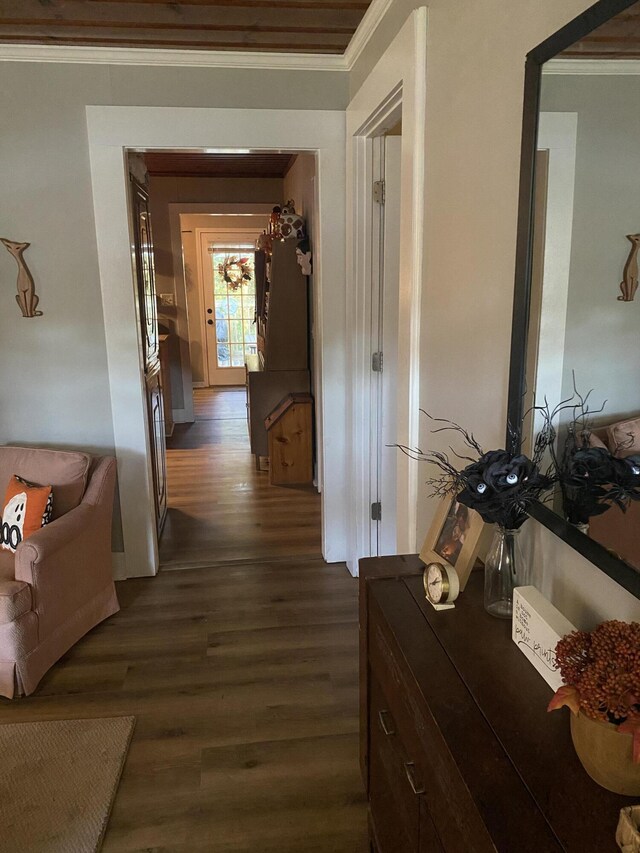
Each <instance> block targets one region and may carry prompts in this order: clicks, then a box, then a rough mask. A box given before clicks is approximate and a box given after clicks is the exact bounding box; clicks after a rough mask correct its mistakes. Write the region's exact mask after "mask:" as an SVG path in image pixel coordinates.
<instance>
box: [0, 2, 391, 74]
mask: <svg viewBox="0 0 640 853" xmlns="http://www.w3.org/2000/svg"><path fill="white" fill-rule="evenodd" d="M394 2H396V0H373V2H372V3H371V5H370V6H369V8H368V9H367V11H366V12H365V14H364V17H363V18H362V20H361V21H360V23H359V25H358V28H357V29H356V31H355V33H354V34H353V37H352V39H351V41H350V42H349V44H348V45H347V49H346V51H345V52H344V54H328V53H281V52H278V53H271V52H268V51H258V50H256V51H236V50H163V49H160V48H158V49H156V48H142V47H82V46H78V45H62V44H60V45H58V44H56V45H53V44H0V62H63V63H71V64H82V65H150V66H166V67H173V68H253V69H259V70H271V71H350V70H351V68H352V67H353V66H354V64H355V63H356V61H357V59H358V57H359V56H360V54H361V53H362V51H363V50H364V48H365V46H366V44H367V42H368V41H369V39H370V38H371V36H372V35H373V33H374V32H375V30H376V29H377V27H378V24H379V23H380V21H381V20H382V18H383V17H384V16H385V15H386V13H387V11H388V10H389V8H390V7H391V5H392V4H393V3H394Z"/></svg>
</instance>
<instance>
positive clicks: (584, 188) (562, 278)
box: [510, 2, 640, 586]
mask: <svg viewBox="0 0 640 853" xmlns="http://www.w3.org/2000/svg"><path fill="white" fill-rule="evenodd" d="M622 6H624V4H623V3H615V2H610V3H606V2H603V3H601V4H596V6H595V7H592V10H589V12H587V13H585V15H584V16H581V19H577V20H576V21H575V22H573V24H572V25H569V27H567V28H565V30H564V31H561V32H560V33H559V34H556V37H557V38H556V41H557V42H558V43H559V49H557V50H556V51H555V52H554V53H550V52H549V43H551V42H553V37H552V39H550V40H549V41H548V42H547V43H544V44H543V45H541V46H540V48H538V49H536V51H534V52H533V53H534V54H536V52H537V54H538V56H537V57H533V63H534V64H535V65H536V68H535V73H536V74H537V78H536V80H535V81H534V82H532V81H533V72H532V68H531V65H532V57H531V56H530V57H529V61H528V68H527V72H528V78H529V82H528V89H529V93H528V97H529V99H530V101H531V99H532V97H533V98H535V112H533V111H532V110H531V103H529V108H530V114H529V118H528V119H527V97H525V128H524V135H523V181H522V184H521V212H520V232H522V230H523V228H524V221H525V220H524V217H523V209H522V204H523V203H524V204H528V210H527V216H528V219H527V221H526V234H525V235H524V236H523V234H522V233H519V267H520V269H519V272H518V275H517V278H516V287H517V294H516V302H517V300H518V298H519V297H520V298H521V299H522V300H523V301H526V306H525V307H524V309H523V307H522V306H520V307H519V306H518V305H517V304H516V306H515V308H514V339H513V343H512V376H511V387H510V418H511V423H514V422H515V421H514V420H513V416H514V414H518V415H521V414H522V412H524V413H525V414H524V418H523V420H522V423H523V430H522V445H523V450H524V451H525V452H528V453H530V454H531V453H533V447H534V443H535V440H536V437H537V436H538V435H539V434H540V431H541V430H542V429H544V425H545V418H544V415H543V414H542V413H541V412H540V411H537V410H536V409H535V408H532V407H540V406H543V407H544V406H545V404H547V403H548V405H549V407H550V408H551V409H553V407H554V406H556V405H557V404H559V403H561V401H565V405H564V407H563V408H562V410H561V411H560V412H559V413H558V414H557V416H556V418H555V421H554V423H555V427H556V432H557V434H556V438H555V441H554V442H553V445H552V447H551V448H550V451H549V452H548V456H549V458H548V459H547V461H548V462H551V458H550V457H551V455H554V456H555V460H556V467H557V468H558V467H559V468H560V469H561V470H562V468H563V465H564V466H565V468H566V466H567V465H568V464H569V463H568V461H567V460H572V459H573V458H574V456H573V455H572V454H571V453H569V450H573V451H575V448H576V447H578V448H580V449H582V448H584V449H585V450H587V449H591V448H594V449H595V448H597V452H596V453H592V454H590V456H591V459H590V460H589V461H590V462H591V461H594V462H597V463H598V465H599V467H598V471H597V472H591V473H589V472H587V473H588V475H589V476H590V477H591V482H593V481H594V478H596V477H598V476H600V479H601V480H602V483H601V484H600V489H599V495H598V497H597V499H595V498H594V496H593V495H591V496H586V497H585V491H584V489H582V491H580V489H579V488H578V487H575V488H574V486H572V485H567V484H566V483H565V485H564V486H563V487H561V486H559V487H558V489H557V492H556V494H554V495H553V497H552V499H551V500H550V502H549V504H548V506H547V510H545V512H547V511H548V510H551V511H552V512H553V513H554V514H555V516H556V517H557V518H558V519H559V520H560V522H561V525H560V526H558V525H557V524H556V523H554V522H553V521H549V523H548V526H550V527H552V529H555V531H556V532H559V533H560V535H562V530H563V529H565V528H563V527H562V524H565V527H566V525H567V523H570V524H571V525H573V527H574V528H578V529H579V530H581V531H582V532H583V533H584V534H585V535H586V536H588V537H589V539H590V540H591V542H594V543H599V545H601V546H602V549H604V550H602V549H600V550H601V552H602V555H604V556H608V558H611V557H613V558H618V559H619V560H620V561H622V562H623V563H624V564H626V566H628V567H632V568H634V569H635V570H636V571H638V572H640V499H639V500H635V499H634V500H631V499H629V498H628V495H629V493H630V494H631V495H632V496H633V497H634V498H635V497H636V495H637V496H638V497H640V489H639V490H637V491H634V490H631V491H630V492H629V490H627V491H626V492H625V490H622V493H623V494H624V495H625V497H624V499H623V500H620V501H619V503H620V504H622V505H623V508H621V507H620V506H619V505H618V504H617V503H616V501H615V500H614V498H615V497H616V496H619V495H620V490H619V489H618V487H617V486H616V480H619V479H620V478H621V477H623V476H625V472H626V471H627V470H628V471H632V470H634V469H635V467H637V463H639V462H640V289H638V270H639V268H640V2H638V3H634V4H632V5H629V6H628V8H625V9H622V11H618V12H617V14H614V15H613V16H612V17H610V18H609V19H608V20H604V18H603V14H602V7H609V8H610V9H611V8H613V9H614V10H615V7H618V9H620V8H621V7H622ZM598 7H601V8H600V18H601V19H602V20H601V21H600V25H599V26H596V27H595V28H593V29H591V31H589V22H590V20H594V19H595V20H597V18H598ZM592 13H594V14H592ZM590 16H591V17H590ZM571 26H573V27H574V31H575V33H576V38H575V39H574V40H573V41H571V42H570V43H567V40H566V35H567V31H568V30H569V29H570V27H571ZM592 27H593V24H592ZM563 41H564V42H565V43H564V44H563V43H562V42H563ZM545 50H546V52H547V55H546V56H541V54H544V53H545ZM536 59H537V62H536ZM543 59H547V60H548V61H542V60H543ZM527 122H529V127H530V130H529V131H528V125H527ZM528 132H530V134H531V136H532V137H533V138H532V139H530V140H529V143H528V151H527V133H528ZM527 154H528V157H529V159H530V162H529V164H528V165H527V162H526V158H525V155H527ZM527 168H529V169H530V172H529V173H528V176H529V178H530V182H529V187H528V196H527V186H526V184H527ZM523 187H524V191H523ZM523 247H524V250H523ZM525 251H526V263H524V262H523V261H522V257H523V256H524V252H525ZM519 276H520V277H521V280H520V282H519V280H518V279H519ZM522 280H526V287H523V286H522ZM518 291H519V292H518ZM519 312H520V313H519ZM518 326H519V328H518ZM518 336H519V340H518ZM523 339H526V341H527V346H526V348H525V349H524V351H522V350H523V343H522V341H523ZM516 393H519V394H520V401H517V400H515V394H516ZM580 396H581V397H583V398H584V397H586V398H587V403H586V413H585V411H584V407H582V406H581V403H580ZM566 401H571V402H569V403H567V402H566ZM585 415H586V416H585ZM636 457H637V458H636ZM625 460H626V461H625ZM600 463H603V464H602V465H600ZM609 464H611V466H612V467H611V468H610V469H609V468H608V467H607V466H608V465H609ZM625 466H626V467H625ZM582 473H583V474H584V471H583V472H582ZM595 491H598V490H597V489H596V490H594V493H595ZM580 501H582V503H580ZM623 510H626V511H623ZM542 516H544V513H542ZM541 520H543V519H541ZM563 538H567V540H570V541H571V544H574V541H575V536H574V533H573V532H571V533H570V534H569V535H567V536H563ZM580 550H583V549H582V548H580ZM586 551H589V548H587V549H586ZM586 551H585V553H586ZM597 553H598V551H597V549H596V550H595V551H593V554H596V555H597ZM590 555H591V552H590ZM603 559H604V557H603ZM594 561H595V559H594ZM609 561H611V560H610V559H609ZM605 562H606V560H605ZM636 586H637V585H636Z"/></svg>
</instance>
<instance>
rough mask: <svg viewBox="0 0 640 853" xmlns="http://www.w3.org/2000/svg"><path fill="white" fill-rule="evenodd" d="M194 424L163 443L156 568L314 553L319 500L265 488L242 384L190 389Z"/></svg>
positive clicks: (290, 489) (307, 492)
mask: <svg viewBox="0 0 640 853" xmlns="http://www.w3.org/2000/svg"><path fill="white" fill-rule="evenodd" d="M195 408H196V421H195V423H193V424H177V425H176V427H175V430H174V433H173V436H172V437H171V438H170V439H169V440H168V441H167V479H168V493H169V511H168V515H167V521H166V524H165V529H164V532H163V534H162V539H161V542H160V564H161V565H162V566H173V567H177V566H194V565H196V566H197V565H214V564H216V563H227V562H230V561H232V560H233V561H238V560H256V559H258V560H264V559H273V558H284V557H299V556H303V555H304V556H307V555H309V556H317V557H319V556H320V553H321V544H320V496H319V495H318V493H317V492H316V491H315V489H313V488H312V487H306V486H270V485H269V475H268V473H266V472H264V471H256V468H255V464H254V460H253V457H252V456H251V453H250V449H249V434H248V429H247V414H246V392H245V389H244V386H242V387H235V386H232V387H230V388H206V389H198V390H196V391H195Z"/></svg>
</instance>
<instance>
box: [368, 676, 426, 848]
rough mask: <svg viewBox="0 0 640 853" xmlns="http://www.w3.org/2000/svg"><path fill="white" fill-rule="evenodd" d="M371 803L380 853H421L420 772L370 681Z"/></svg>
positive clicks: (375, 681)
mask: <svg viewBox="0 0 640 853" xmlns="http://www.w3.org/2000/svg"><path fill="white" fill-rule="evenodd" d="M369 708H370V720H369V731H370V733H371V743H370V753H369V755H370V759H369V760H370V767H371V787H370V791H369V799H370V803H371V812H372V815H373V823H374V827H375V835H376V841H377V844H378V847H379V853H418V851H419V849H420V848H419V838H420V799H421V794H420V791H421V790H422V787H421V783H420V782H419V781H418V779H419V776H420V771H419V769H418V768H416V766H415V763H414V762H413V761H412V760H411V759H410V757H409V755H408V753H407V750H406V749H405V747H404V744H403V743H402V740H401V739H400V736H399V733H398V728H397V725H396V722H395V720H394V718H393V716H392V714H391V713H390V711H389V703H388V702H387V700H386V697H385V696H384V693H383V692H382V688H381V687H380V685H379V683H378V682H377V680H376V679H375V677H373V678H372V679H371V701H370V706H369Z"/></svg>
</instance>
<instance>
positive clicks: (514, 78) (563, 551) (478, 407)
mask: <svg viewBox="0 0 640 853" xmlns="http://www.w3.org/2000/svg"><path fill="white" fill-rule="evenodd" d="M418 5H420V4H419V3H407V2H401V3H400V4H399V5H398V6H396V10H398V9H401V10H404V11H405V12H407V13H408V11H409V10H410V8H412V7H413V6H418ZM590 5H591V3H590V0H586V1H585V0H565V2H563V3H562V4H558V3H557V2H556V0H513V2H511V3H505V2H504V0H455V2H454V1H453V0H431V2H430V3H429V10H428V30H427V89H428V91H427V119H426V153H427V161H426V192H427V199H426V212H425V216H426V229H425V265H426V270H425V278H424V286H423V303H422V323H421V339H422V346H421V352H422V359H421V377H422V387H421V403H422V406H423V407H424V408H426V409H427V410H428V411H430V412H431V413H433V414H434V415H438V416H441V417H448V418H452V419H454V420H456V421H458V422H459V423H462V424H464V425H465V426H466V427H468V428H470V429H472V430H473V431H474V432H475V434H476V437H477V438H478V440H479V441H480V442H481V443H482V444H483V445H484V446H485V447H487V448H492V447H500V446H503V444H504V437H505V421H506V402H507V378H508V370H509V346H510V336H511V310H512V301H513V281H514V268H515V245H516V220H517V208H518V181H519V168H520V139H521V121H522V100H523V89H524V62H525V55H526V53H527V52H528V51H530V50H531V49H532V48H533V47H535V46H536V45H537V44H539V43H540V42H541V41H543V40H544V39H545V38H546V37H548V36H549V35H551V34H552V33H553V32H555V31H556V30H558V29H559V28H560V27H561V26H563V25H564V24H565V23H567V22H568V21H569V20H571V19H572V18H573V17H575V16H576V15H578V14H579V13H581V12H582V11H584V10H585V9H586V8H587V7H588V6H590ZM399 26H400V23H399V21H398V19H397V16H396V17H389V20H388V21H387V22H383V24H381V25H380V27H379V28H378V32H377V33H376V45H377V47H378V49H381V48H382V49H384V47H385V46H386V44H388V43H390V41H391V39H392V38H393V36H394V35H395V33H396V32H397V31H398V29H399ZM371 62H372V58H371V56H370V54H369V53H368V51H365V52H364V53H363V54H362V56H361V58H360V60H359V62H358V63H357V65H356V67H355V68H354V70H353V72H352V75H351V82H352V86H351V90H352V92H353V91H355V90H357V89H358V88H359V87H360V85H361V84H362V80H363V79H365V78H366V74H367V73H368V69H369V68H370V67H371ZM421 446H422V448H423V449H424V448H427V447H430V448H434V449H436V448H437V449H446V446H445V445H444V443H443V442H441V441H437V440H436V439H435V437H433V436H430V435H429V434H428V431H427V429H426V428H425V429H424V432H423V435H422V436H421ZM428 476H429V471H428V469H427V467H426V466H423V468H422V469H421V480H426V478H427V477H428ZM427 492H428V489H427V488H426V486H423V488H422V490H421V497H420V501H419V525H418V528H419V529H418V535H419V540H421V539H422V538H423V537H424V535H425V534H426V531H427V528H428V526H429V522H430V520H431V518H432V515H433V511H434V507H435V504H434V502H433V500H431V499H429V498H428V496H427ZM528 525H530V526H531V531H530V533H529V535H530V537H531V538H532V540H533V551H532V562H533V565H534V567H535V572H536V576H537V581H538V582H539V583H540V585H541V586H542V588H543V591H545V592H546V593H547V594H549V595H550V596H551V598H552V599H553V600H555V601H557V602H559V606H561V607H563V606H565V604H566V606H567V613H568V615H570V618H572V619H573V621H574V622H575V623H577V624H589V623H591V622H592V621H593V619H594V618H596V616H597V617H599V618H604V617H609V618H611V617H614V616H615V617H618V618H635V619H639V618H640V602H638V601H637V600H636V599H635V598H633V597H632V596H631V595H630V594H628V593H626V592H625V591H624V590H622V589H621V588H620V587H618V586H617V585H616V584H614V583H613V582H612V581H610V580H609V579H608V578H607V577H606V576H605V575H604V574H602V573H601V572H599V571H597V570H596V569H595V568H594V567H593V566H591V564H590V563H588V562H587V561H586V560H584V559H583V558H582V557H581V556H580V555H579V554H577V552H575V551H573V550H572V549H570V548H568V547H567V546H566V545H565V544H564V543H562V542H561V541H560V540H558V539H557V538H556V537H554V536H553V535H552V534H550V533H549V532H548V531H546V530H544V529H542V528H540V527H539V526H538V525H537V524H536V523H535V522H533V521H530V522H528ZM569 602H573V605H571V606H569V604H568V603H569Z"/></svg>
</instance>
